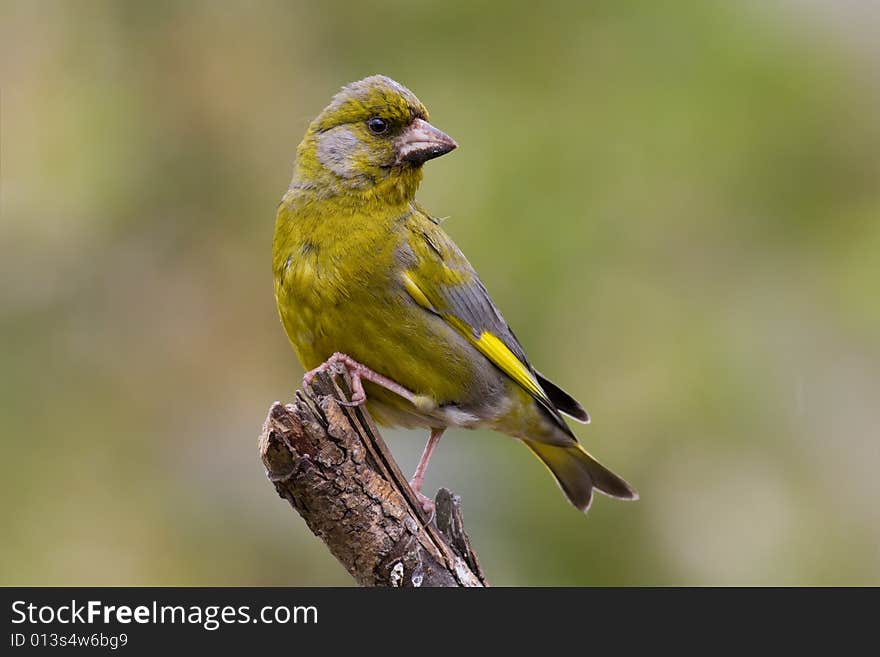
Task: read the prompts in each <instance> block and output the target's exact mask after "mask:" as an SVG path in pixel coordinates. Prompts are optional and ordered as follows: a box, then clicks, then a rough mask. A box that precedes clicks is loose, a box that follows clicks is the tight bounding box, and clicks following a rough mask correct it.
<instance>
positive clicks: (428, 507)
mask: <svg viewBox="0 0 880 657" xmlns="http://www.w3.org/2000/svg"><path fill="white" fill-rule="evenodd" d="M444 431H446V429H445V428H443V429H431V437H430V438H428V443H427V444H426V445H425V450H424V451H423V452H422V458H420V459H419V464H418V465H417V466H416V471H415V474H413V476H412V479H410V480H409V487H410V488H412V489H413V492H414V493H415V494H416V497H418V498H419V502H421V503H422V508H423V509H424V510H425V511H426V512H427V513H433V512H434V500H432V499H431V498H430V497H427V496H425V495H422V482H423V481H424V479H425V471H426V470H427V469H428V461H430V460H431V454H433V453H434V448H436V447H437V443H439V442H440V436H442V435H443V432H444Z"/></svg>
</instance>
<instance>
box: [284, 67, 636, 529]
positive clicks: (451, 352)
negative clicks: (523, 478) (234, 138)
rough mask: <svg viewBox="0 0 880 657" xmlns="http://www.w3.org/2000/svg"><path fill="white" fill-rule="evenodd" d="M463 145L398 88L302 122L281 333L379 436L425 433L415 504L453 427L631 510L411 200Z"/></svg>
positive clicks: (561, 397)
mask: <svg viewBox="0 0 880 657" xmlns="http://www.w3.org/2000/svg"><path fill="white" fill-rule="evenodd" d="M457 146H458V144H457V143H456V141H455V140H454V139H452V137H450V136H449V135H447V134H446V133H444V132H442V131H441V130H439V129H438V128H436V127H435V126H434V125H433V124H431V123H430V122H429V117H428V110H427V109H426V108H425V106H424V105H423V104H422V102H421V101H420V100H419V99H418V98H417V97H416V96H415V94H413V92H412V91H410V90H409V89H408V88H407V87H405V86H403V85H402V84H400V83H398V82H396V81H394V80H392V79H391V78H388V77H386V76H383V75H372V76H370V77H366V78H364V79H362V80H358V81H356V82H352V83H350V84H348V85H346V86H344V87H342V88H341V90H340V91H339V92H338V93H337V94H336V95H335V96H333V98H332V100H331V101H330V103H329V105H327V107H326V108H324V110H323V111H321V113H320V114H319V115H318V116H317V117H316V118H315V119H314V120H313V121H312V122H311V123H310V124H309V126H308V129H307V130H306V133H305V136H304V137H303V139H302V141H301V143H300V144H299V146H298V147H297V151H296V161H295V164H294V171H293V177H292V180H291V183H290V186H289V188H288V190H287V191H286V193H284V195H283V197H282V200H281V203H280V204H279V206H278V211H277V215H276V221H275V234H274V238H273V244H272V268H273V275H274V288H275V300H276V305H277V308H278V313H279V316H280V319H281V323H282V325H283V327H284V330H285V332H286V334H287V337H288V338H289V340H290V342H291V344H292V346H293V348H294V351H295V352H296V354H297V356H298V358H299V360H300V362H301V364H302V366H303V368H304V369H305V370H306V374H305V376H304V377H303V383H304V385H307V384H308V383H310V382H311V380H312V379H313V378H314V376H315V375H317V373H318V372H321V371H325V370H327V369H329V368H344V369H345V370H346V371H347V373H348V375H349V378H350V381H351V392H352V394H351V396H350V400H349V402H348V403H350V404H356V405H359V404H366V408H367V410H368V411H369V413H370V414H371V415H372V416H373V418H374V419H375V420H376V421H377V422H378V423H379V424H380V425H383V426H397V427H405V428H422V429H427V430H428V431H429V432H430V433H429V438H428V441H427V444H426V445H425V448H424V451H423V453H422V456H421V458H420V459H419V462H418V465H417V467H416V470H415V473H414V475H413V477H412V479H411V481H410V486H411V488H412V490H413V491H414V492H415V493H416V495H417V497H418V499H419V501H420V503H421V504H422V506H423V509H424V510H425V511H426V512H428V513H430V512H431V511H432V509H433V502H432V501H431V499H430V498H428V497H427V496H425V495H424V494H423V493H422V486H423V482H424V477H425V471H426V469H427V467H428V462H429V460H430V458H431V455H432V453H433V452H434V450H435V448H436V447H437V444H438V442H439V440H440V437H441V435H442V434H443V432H444V431H445V430H446V429H448V428H450V427H457V428H466V429H476V428H482V427H486V428H489V429H492V430H495V431H498V432H500V433H503V434H506V435H509V436H512V437H513V438H516V439H518V440H520V441H521V442H522V443H524V444H525V445H526V447H528V448H529V449H530V450H531V451H532V452H533V453H534V454H535V455H536V456H537V457H538V459H539V460H540V461H542V462H543V463H544V465H545V466H546V467H547V468H548V469H549V470H550V472H551V473H552V475H553V477H554V478H555V480H556V482H557V484H558V485H559V487H560V488H561V489H562V492H563V493H564V494H565V496H566V498H567V499H568V500H569V501H570V502H571V504H572V505H574V506H575V507H576V508H577V509H579V510H581V511H584V512H586V511H587V510H588V509H589V508H590V504H591V502H592V499H593V489H596V490H598V491H599V492H601V493H604V494H605V495H608V496H611V497H615V498H620V499H623V500H635V499H638V494H637V493H636V491H635V490H634V489H633V488H632V487H631V486H630V485H629V484H628V483H627V482H626V481H625V480H624V479H622V478H621V477H619V476H618V475H616V474H614V473H613V472H612V471H611V470H609V469H608V468H606V467H605V466H604V465H602V464H601V463H599V461H597V460H596V459H595V458H594V457H593V456H592V455H591V454H589V453H588V452H587V451H586V449H584V447H583V446H581V444H580V443H579V442H578V440H577V438H576V437H575V434H574V433H573V431H572V430H571V428H570V427H569V425H568V423H567V422H566V420H565V419H564V417H563V415H567V416H569V417H570V418H573V419H574V420H577V421H579V422H582V423H588V422H589V421H590V417H589V415H588V414H587V412H586V411H585V410H584V407H583V406H582V405H581V404H580V403H579V402H578V401H576V400H575V399H574V398H573V397H572V396H571V395H569V394H568V393H567V392H565V391H564V390H563V389H562V388H560V387H559V386H557V385H556V384H554V383H552V382H551V381H550V380H549V379H548V378H547V377H545V376H544V375H543V374H541V373H540V372H539V371H538V370H537V369H535V368H534V367H533V366H532V365H531V363H530V362H529V360H528V358H527V357H526V354H525V351H524V349H523V347H522V345H521V344H520V343H519V341H518V340H517V338H516V336H515V335H514V333H513V331H512V330H511V328H510V327H509V326H508V324H507V322H506V321H505V320H504V317H503V316H502V315H501V312H500V311H499V310H498V308H497V306H496V305H495V304H494V303H493V301H492V299H491V298H490V296H489V293H488V291H487V290H486V286H485V285H484V284H483V282H482V281H481V280H480V278H479V276H478V275H477V273H476V271H475V270H474V268H473V267H472V266H471V264H470V262H468V260H467V258H465V256H464V254H463V253H462V252H461V250H460V249H459V248H458V246H456V244H455V242H453V240H452V238H451V237H450V236H449V235H448V234H447V233H446V231H445V230H444V229H443V228H442V227H441V225H440V224H441V220H440V219H438V218H437V217H435V216H433V215H432V214H430V213H429V212H428V211H427V210H426V209H425V208H424V207H423V206H422V205H421V204H420V203H419V202H418V201H417V200H416V198H415V196H416V191H417V189H418V187H419V184H420V182H421V180H422V176H423V165H424V164H425V163H426V162H428V161H429V160H432V159H434V158H437V157H440V156H443V155H445V154H447V153H449V152H451V151H453V150H454V149H455V148H457Z"/></svg>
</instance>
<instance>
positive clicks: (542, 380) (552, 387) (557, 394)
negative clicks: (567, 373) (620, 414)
mask: <svg viewBox="0 0 880 657" xmlns="http://www.w3.org/2000/svg"><path fill="white" fill-rule="evenodd" d="M535 374H536V375H537V377H538V383H539V384H540V385H541V387H542V388H543V389H544V392H546V393H547V396H548V397H549V398H550V401H551V402H553V405H554V406H555V407H556V409H557V410H559V411H560V412H562V413H565V414H566V415H569V416H571V417H573V418H574V419H575V420H577V421H578V422H583V423H584V424H588V423H589V422H590V415H589V414H588V413H587V412H586V411H585V410H584V407H583V406H581V405H580V403H579V402H578V400H577V399H575V398H574V397H572V396H571V395H569V394H568V393H567V392H565V390H563V389H562V388H560V387H559V386H558V385H556V384H555V383H553V382H552V381H550V380H549V379H547V378H546V377H545V376H544V375H543V374H541V373H540V372H535Z"/></svg>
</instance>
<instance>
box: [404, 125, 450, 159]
mask: <svg viewBox="0 0 880 657" xmlns="http://www.w3.org/2000/svg"><path fill="white" fill-rule="evenodd" d="M455 148H458V144H456V143H455V140H454V139H453V138H452V137H450V136H449V135H447V134H446V133H445V132H442V131H440V130H438V129H437V128H435V127H434V126H432V125H431V124H430V123H428V122H427V121H424V120H422V119H415V120H413V122H412V123H410V124H409V125H408V126H407V127H406V129H405V130H404V131H403V132H402V133H401V135H400V136H399V137H398V138H397V163H398V164H400V163H401V162H409V163H410V164H423V163H424V162H427V161H428V160H433V159H434V158H435V157H440V156H441V155H446V153H448V152H449V151H451V150H453V149H455Z"/></svg>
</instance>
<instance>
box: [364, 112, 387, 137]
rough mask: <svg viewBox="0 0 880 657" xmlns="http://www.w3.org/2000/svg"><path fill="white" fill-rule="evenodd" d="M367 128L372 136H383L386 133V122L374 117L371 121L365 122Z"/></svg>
mask: <svg viewBox="0 0 880 657" xmlns="http://www.w3.org/2000/svg"><path fill="white" fill-rule="evenodd" d="M367 127H368V128H369V129H370V132H372V133H373V134H374V135H384V134H385V133H386V132H388V121H386V120H385V119H381V118H379V117H378V116H374V117H373V118H372V119H370V120H369V121H367Z"/></svg>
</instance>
